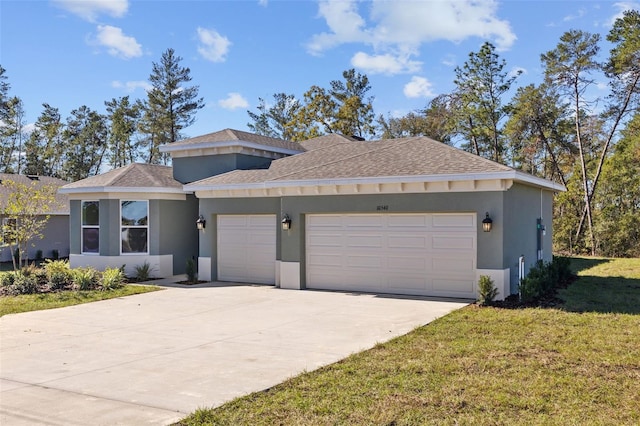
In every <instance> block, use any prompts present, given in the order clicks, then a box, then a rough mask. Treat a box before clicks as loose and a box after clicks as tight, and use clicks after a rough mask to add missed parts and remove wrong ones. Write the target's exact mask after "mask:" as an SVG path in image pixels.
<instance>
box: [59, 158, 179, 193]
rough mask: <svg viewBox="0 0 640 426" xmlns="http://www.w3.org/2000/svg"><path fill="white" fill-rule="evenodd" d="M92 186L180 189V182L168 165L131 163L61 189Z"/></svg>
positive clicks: (70, 189) (69, 189)
mask: <svg viewBox="0 0 640 426" xmlns="http://www.w3.org/2000/svg"><path fill="white" fill-rule="evenodd" d="M94 188H143V189H144V188H147V189H148V188H158V189H181V188H182V183H180V182H178V181H177V180H175V179H174V178H173V169H172V168H171V167H169V166H160V165H156V164H142V163H133V164H129V165H127V166H124V167H120V168H117V169H114V170H111V171H108V172H106V173H103V174H100V175H97V176H91V177H88V178H86V179H82V180H79V181H77V182H73V183H70V184H68V185H65V186H64V187H62V191H64V192H78V191H77V190H82V189H94Z"/></svg>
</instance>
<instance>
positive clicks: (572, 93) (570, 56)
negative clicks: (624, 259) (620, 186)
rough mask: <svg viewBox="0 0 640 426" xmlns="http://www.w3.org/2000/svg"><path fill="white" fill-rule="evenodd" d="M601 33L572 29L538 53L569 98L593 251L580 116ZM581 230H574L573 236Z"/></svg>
mask: <svg viewBox="0 0 640 426" xmlns="http://www.w3.org/2000/svg"><path fill="white" fill-rule="evenodd" d="M599 41H600V36H599V35H598V34H590V33H587V32H584V31H577V30H571V31H568V32H566V33H564V34H563V35H562V36H561V37H560V42H559V43H558V45H557V46H556V48H555V49H554V50H550V51H548V52H547V53H543V54H542V55H541V59H542V63H543V65H544V66H545V77H546V80H547V83H548V84H549V85H551V86H553V87H555V88H557V90H558V92H559V93H561V94H563V95H564V96H565V98H566V99H568V100H569V104H570V105H571V107H570V108H571V112H572V115H573V117H574V131H575V134H574V137H575V142H574V143H575V145H576V147H577V149H578V161H579V164H580V174H581V183H582V185H581V191H582V199H583V200H584V208H585V211H586V215H587V220H588V224H589V241H590V247H591V254H592V255H594V254H595V249H596V244H595V235H594V233H593V215H592V210H593V209H592V207H591V200H590V193H591V192H590V188H589V177H588V169H587V167H588V164H587V161H588V156H589V155H590V154H591V153H590V152H588V151H587V150H586V141H585V139H584V129H583V127H584V126H583V124H584V123H583V120H584V117H586V116H588V113H586V110H587V109H588V107H589V105H588V104H587V103H586V101H585V98H584V93H585V92H586V91H587V89H588V88H589V87H590V86H591V85H592V84H593V83H594V77H593V72H595V71H598V70H599V69H600V64H599V63H598V62H597V55H598V52H599V50H600V48H599V46H598V43H599ZM579 236H580V233H577V234H576V238H578V237H579Z"/></svg>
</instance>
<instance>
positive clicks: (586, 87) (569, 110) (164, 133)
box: [0, 10, 640, 256]
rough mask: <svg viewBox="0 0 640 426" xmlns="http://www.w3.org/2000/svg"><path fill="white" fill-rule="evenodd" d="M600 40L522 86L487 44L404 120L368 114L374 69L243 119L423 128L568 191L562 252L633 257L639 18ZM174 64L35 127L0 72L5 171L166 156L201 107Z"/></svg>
mask: <svg viewBox="0 0 640 426" xmlns="http://www.w3.org/2000/svg"><path fill="white" fill-rule="evenodd" d="M606 39H607V41H608V42H609V43H610V44H611V46H612V48H611V49H610V51H609V53H608V56H607V57H606V59H605V60H604V61H600V60H599V59H598V58H599V55H600V49H601V43H602V40H601V36H600V35H599V34H592V33H589V32H585V31H580V30H571V31H568V32H566V33H564V34H563V35H562V36H561V37H560V40H559V41H558V44H557V45H556V47H555V48H554V49H552V50H550V51H548V52H544V53H542V54H541V55H540V61H541V66H542V69H543V71H544V79H543V81H542V82H541V83H540V84H537V85H536V84H530V85H527V86H522V87H517V81H518V77H519V74H520V73H519V72H509V71H508V68H507V64H506V61H505V60H504V59H502V58H501V57H500V56H499V54H498V53H497V51H496V48H495V46H493V45H492V44H491V43H489V42H487V43H484V44H483V45H482V47H481V48H480V49H479V50H478V51H477V52H471V53H470V54H469V57H468V59H467V60H466V62H465V63H464V64H463V65H462V66H459V67H457V68H456V69H455V72H454V74H455V75H454V80H453V83H454V89H453V90H452V92H451V93H444V94H441V95H439V96H436V97H435V98H433V99H432V100H431V101H430V102H428V104H427V105H426V106H425V107H424V108H423V109H420V110H416V111H412V112H409V113H408V114H406V115H405V116H402V117H393V116H389V115H387V116H384V115H382V114H378V115H376V114H375V112H374V109H373V96H371V95H370V94H369V92H370V90H371V85H370V83H369V79H368V77H367V76H366V75H365V74H361V73H359V72H356V71H355V70H354V69H349V70H346V71H344V72H343V73H342V79H337V80H333V81H330V82H329V86H328V87H322V86H317V85H313V86H311V88H309V90H307V91H306V92H305V93H304V94H303V96H302V97H301V98H300V97H297V96H295V95H294V94H289V93H286V92H280V93H275V94H274V95H273V99H269V100H266V99H263V98H258V106H257V108H256V110H255V111H247V113H248V115H249V122H248V123H247V127H248V128H249V129H250V130H251V131H253V132H255V133H257V134H261V135H266V136H271V137H277V138H282V139H287V140H292V141H301V140H305V139H309V138H312V137H315V136H319V135H323V134H327V133H341V134H345V135H350V136H357V137H360V138H363V139H373V138H398V137H406V136H429V137H431V138H433V139H436V140H439V141H441V142H443V143H446V144H450V145H455V146H458V147H460V148H462V149H464V150H467V151H469V152H472V153H474V154H476V155H479V156H482V157H485V158H488V159H491V160H493V161H496V162H499V163H503V164H506V165H509V166H511V167H514V168H517V169H520V170H523V171H525V172H528V173H531V174H533V175H536V176H540V177H543V178H546V179H550V180H553V181H555V182H558V183H561V184H563V185H564V186H566V187H567V192H564V193H560V194H558V196H557V197H556V200H555V206H554V209H555V212H554V247H555V249H556V250H558V251H562V252H567V253H589V254H592V255H593V254H603V255H610V256H640V112H639V110H638V107H639V106H640V13H639V12H638V11H635V10H629V11H626V12H625V13H624V14H623V16H622V17H621V18H618V19H617V20H616V21H615V23H614V24H613V26H612V28H611V30H610V31H609V32H608V34H607V35H606ZM181 60H182V58H180V57H179V56H176V55H175V52H174V51H173V50H172V49H168V50H167V51H166V52H164V53H163V55H162V57H161V60H160V62H159V63H153V67H152V72H151V75H150V77H149V81H150V84H151V87H152V88H151V90H149V91H148V92H147V99H145V100H131V99H129V97H128V96H127V97H121V98H117V99H116V98H114V99H112V100H110V101H107V102H105V106H106V111H107V113H106V114H104V115H101V114H99V113H97V112H96V111H94V110H92V109H90V108H89V107H87V106H82V107H80V108H78V109H76V110H74V111H72V113H71V116H70V117H69V118H67V120H66V122H63V121H62V119H61V117H60V114H59V111H58V110H57V109H56V108H54V107H51V106H50V105H48V104H44V105H43V108H44V110H43V112H42V114H41V115H40V117H38V120H37V121H36V123H35V126H34V130H33V131H32V132H31V134H30V135H25V134H24V132H23V131H22V129H23V127H24V124H25V123H24V110H23V105H22V102H21V101H20V99H19V98H18V97H11V96H9V94H8V92H9V85H8V83H7V81H6V80H7V77H6V76H5V71H4V69H2V68H1V67H0V93H1V95H2V108H1V111H0V114H2V115H1V117H0V125H1V129H0V132H1V133H0V137H1V138H2V151H0V170H3V171H6V172H19V173H29V174H46V175H51V176H57V177H61V178H63V179H67V180H77V179H82V178H84V177H87V176H91V175H93V174H97V173H98V172H99V170H101V169H103V168H104V167H105V165H106V166H108V167H112V168H114V167H120V166H123V165H126V164H129V163H131V162H134V161H145V162H149V163H167V161H168V160H169V159H168V158H167V157H166V156H163V155H162V154H161V153H160V152H159V150H158V147H159V146H160V145H162V144H165V143H171V142H175V141H177V140H180V139H181V138H183V137H184V136H185V135H184V134H183V130H184V129H185V128H187V127H188V126H189V125H190V124H192V123H193V121H194V119H195V114H196V113H197V111H198V110H199V109H200V108H202V106H203V105H204V103H203V99H202V98H199V97H198V86H187V83H188V82H189V81H191V77H190V70H189V68H186V67H182V66H181V65H180V62H181ZM603 80H606V82H607V89H606V95H602V96H599V95H597V94H598V93H601V92H602V88H601V87H599V88H598V90H596V85H597V83H599V82H601V81H603ZM599 86H602V85H599Z"/></svg>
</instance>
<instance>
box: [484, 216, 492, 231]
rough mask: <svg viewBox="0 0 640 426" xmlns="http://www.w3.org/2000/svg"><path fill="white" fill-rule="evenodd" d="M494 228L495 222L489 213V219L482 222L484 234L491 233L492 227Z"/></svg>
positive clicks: (486, 218)
mask: <svg viewBox="0 0 640 426" xmlns="http://www.w3.org/2000/svg"><path fill="white" fill-rule="evenodd" d="M492 226H493V220H491V218H490V217H489V212H487V217H485V218H484V219H483V220H482V230H483V231H484V232H491V227H492Z"/></svg>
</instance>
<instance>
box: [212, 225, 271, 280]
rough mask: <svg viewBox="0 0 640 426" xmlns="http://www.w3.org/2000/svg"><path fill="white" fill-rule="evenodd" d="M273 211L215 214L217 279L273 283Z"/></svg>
mask: <svg viewBox="0 0 640 426" xmlns="http://www.w3.org/2000/svg"><path fill="white" fill-rule="evenodd" d="M276 225H277V223H276V216H275V215H219V216H218V280H220V281H234V282H243V283H261V284H275V279H276V230H277V226H276Z"/></svg>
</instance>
